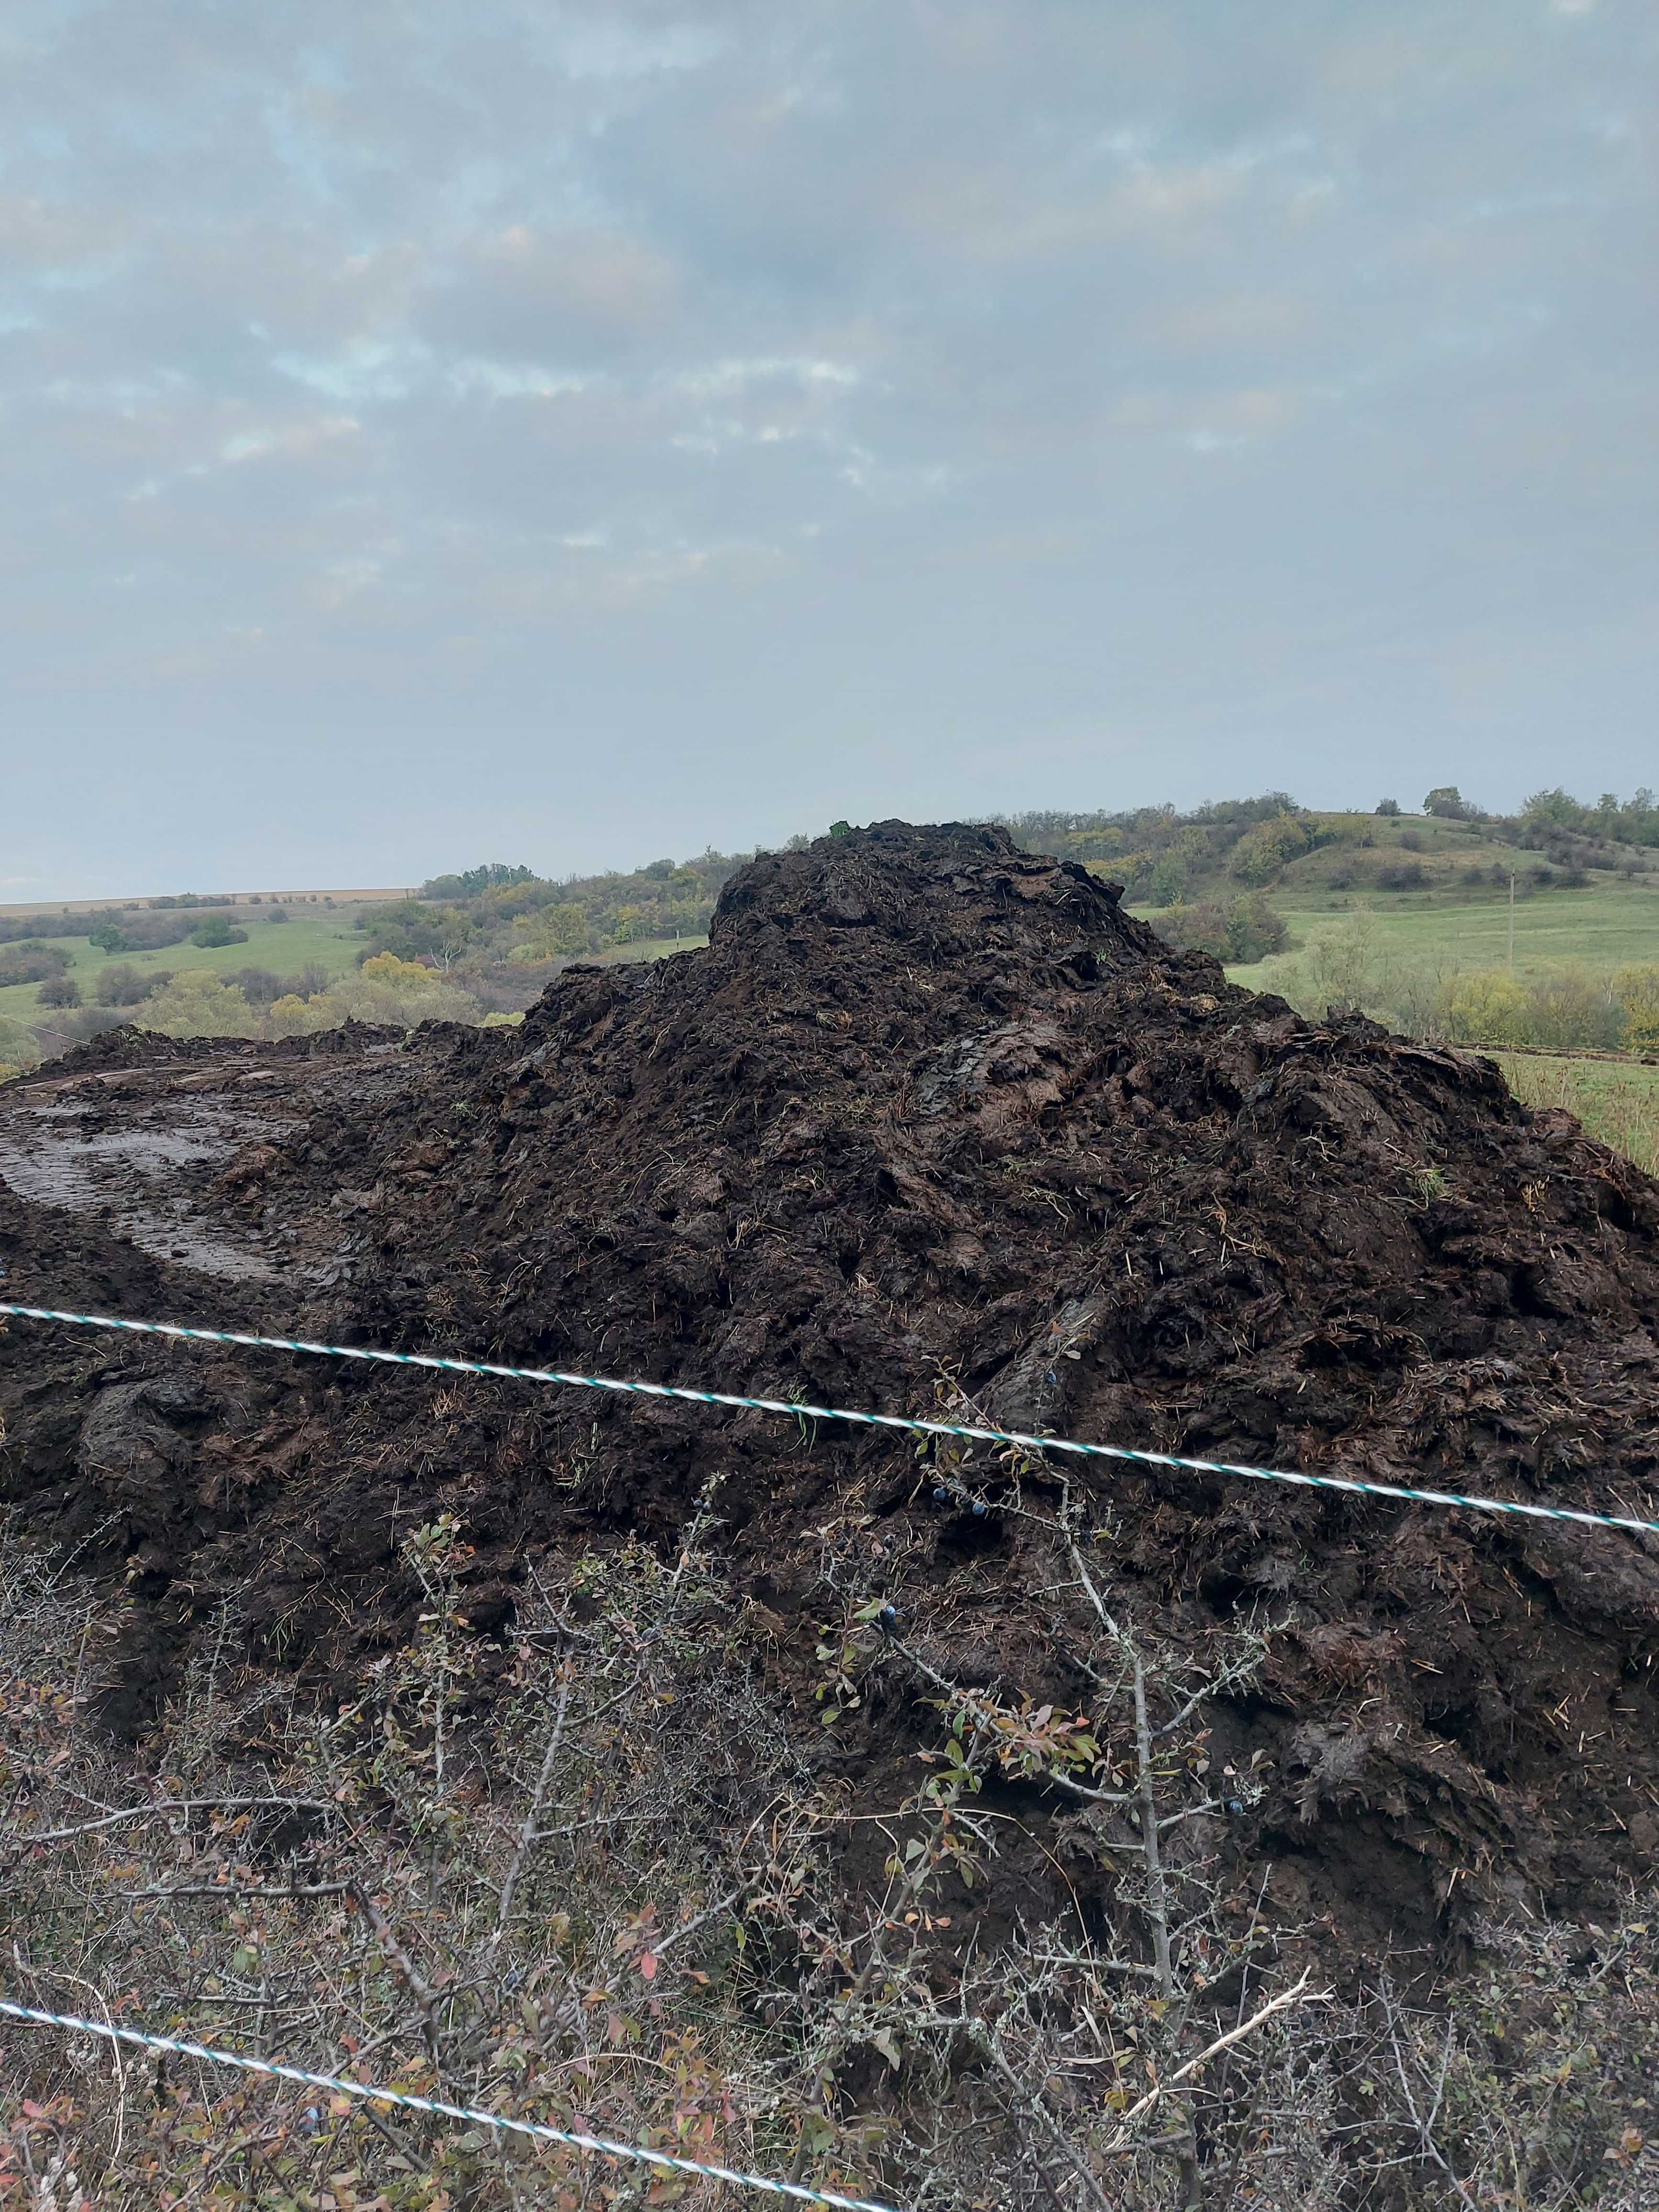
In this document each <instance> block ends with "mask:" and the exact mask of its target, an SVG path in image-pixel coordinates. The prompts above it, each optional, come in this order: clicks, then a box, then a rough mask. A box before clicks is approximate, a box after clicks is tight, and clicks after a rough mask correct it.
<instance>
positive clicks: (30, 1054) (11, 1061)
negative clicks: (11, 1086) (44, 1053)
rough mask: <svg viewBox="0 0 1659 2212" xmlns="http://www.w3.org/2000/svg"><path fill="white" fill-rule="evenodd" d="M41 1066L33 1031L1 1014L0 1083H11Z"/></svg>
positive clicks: (37, 1043) (37, 1041)
mask: <svg viewBox="0 0 1659 2212" xmlns="http://www.w3.org/2000/svg"><path fill="white" fill-rule="evenodd" d="M39 1066H40V1042H39V1040H38V1039H37V1037H36V1036H35V1034H34V1032H33V1030H30V1029H26V1028H25V1027H24V1025H23V1024H22V1023H21V1022H15V1021H13V1020H12V1019H11V1018H10V1016H9V1015H7V1014H0V1083H9V1081H10V1080H11V1079H12V1078H13V1076H15V1075H26V1074H27V1073H28V1072H29V1070H30V1069H31V1068H34V1067H39Z"/></svg>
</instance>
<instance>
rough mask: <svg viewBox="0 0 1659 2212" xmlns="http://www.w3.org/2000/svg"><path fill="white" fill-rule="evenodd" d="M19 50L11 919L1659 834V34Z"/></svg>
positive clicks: (125, 21)
mask: <svg viewBox="0 0 1659 2212" xmlns="http://www.w3.org/2000/svg"><path fill="white" fill-rule="evenodd" d="M0 57H3V59H4V61H5V64H6V66H5V67H4V69H3V70H0V148H3V149H4V150H3V153H0V407H3V410H4V422H5V432H6V435H5V439H4V441H3V445H0V501H3V505H0V562H3V564H4V573H5V574H6V575H7V577H8V580H9V585H10V586H11V588H10V589H9V592H7V593H6V594H4V595H0V634H3V635H4V636H5V639H6V650H7V656H8V668H9V678H10V682H9V691H10V693H11V696H12V701H13V706H12V710H11V733H10V734H9V736H8V738H7V739H6V740H5V741H4V742H5V743H6V745H7V747H8V752H9V758H8V761H7V763H6V764H7V767H8V769H9V771H10V773H9V775H8V783H9V787H10V789H11V790H13V791H15V793H17V801H16V805H15V809H13V810H9V819H8V840H9V842H8V843H7V845H6V848H5V849H4V850H3V851H0V867H3V868H4V870H5V872H7V873H9V874H11V873H22V872H30V873H33V874H34V875H36V876H38V877H40V878H41V879H42V880H43V881H50V882H51V883H52V884H54V885H57V886H60V887H61V888H62V889H63V890H64V891H65V892H66V893H67V892H69V891H71V890H81V889H84V888H92V889H97V888H100V887H102V886H103V885H104V884H106V883H107V882H108V881H110V880H111V879H112V872H113V874H114V875H117V876H119V877H120V878H121V879H122V880H123V881H125V880H127V878H129V877H130V876H131V862H132V860H133V858H134V846H135V841H136V842H137V854H138V856H139V857H141V858H142V860H143V867H142V870H141V873H143V875H144V876H145V878H147V879H148V878H149V877H150V876H152V875H153V876H155V878H156V879H157V880H158V881H160V880H161V879H163V878H165V879H167V880H172V879H173V877H174V876H176V875H178V873H179V870H180V869H184V870H185V872H186V873H188V874H189V875H191V877H192V878H193V877H194V876H196V875H197V874H200V873H201V872H202V871H203V869H204V866H207V861H208V860H209V859H210V860H211V861H212V866H211V869H210V872H212V873H213V874H215V875H216V876H219V877H226V876H240V877H242V878H246V879H247V880H249V881H252V880H256V879H258V878H263V877H267V876H270V875H271V874H273V873H276V874H287V875H290V876H291V875H293V874H294V873H295V872H316V871H317V870H319V869H325V866H327V865H331V863H330V862H329V861H328V859H327V856H328V855H329V854H338V855H340V856H341V860H340V871H341V872H343V873H346V874H349V875H353V876H356V877H358V878H361V876H362V873H363V872H364V871H365V870H368V872H378V873H382V874H385V875H386V876H387V877H388V878H389V879H396V878H401V877H403V876H404V875H406V874H409V873H411V872H413V873H416V874H418V873H420V872H423V871H424V870H425V869H427V868H428V867H431V868H435V867H438V866H446V865H449V864H450V863H451V862H452V861H453V860H454V859H455V857H456V854H455V851H454V849H453V848H454V847H455V844H456V842H457V841H458V840H459V841H460V842H461V843H463V844H464V845H465V847H466V848H467V850H468V851H471V848H472V847H473V846H474V845H477V847H478V848H479V849H480V850H482V849H483V848H484V847H485V846H491V847H493V846H495V845H497V844H500V843H501V842H502V841H503V840H508V841H514V840H516V841H518V842H519V843H524V844H525V846H526V854H527V856H528V857H530V858H532V859H533V860H537V861H538V863H540V864H542V865H545V866H576V865H579V864H585V863H586V862H587V861H588V860H591V859H592V858H593V857H595V856H596V854H597V855H601V856H602V855H605V854H608V855H611V856H614V857H617V858H625V857H627V856H628V855H629V854H632V853H634V852H635V850H636V849H637V850H644V849H646V848H650V849H653V850H656V849H660V850H667V849H670V848H679V847H686V848H689V847H690V845H693V844H700V843H702V842H705V841H706V840H708V839H710V838H713V839H716V840H723V841H725V842H737V841H739V840H747V839H750V838H753V837H755V836H762V837H766V836H779V835H781V834H783V833H784V832H786V831H787V829H791V828H793V827H794V826H797V824H798V823H805V822H807V821H810V820H811V819H813V818H815V810H816V811H817V813H822V812H823V811H824V810H825V809H826V808H829V809H831V810H832V811H834V812H835V813H838V814H854V815H859V814H874V813H879V812H884V811H891V810H892V809H894V808H895V807H902V808H908V809H911V810H914V811H926V812H961V811H974V810H975V809H980V808H985V807H989V806H993V805H1004V804H1019V803H1021V802H1032V801H1038V800H1043V799H1047V800H1052V801H1054V802H1056V803H1070V804H1077V805H1089V804H1100V803H1109V802H1112V801H1115V800H1124V801H1127V800H1133V799H1146V798H1153V797H1162V796H1164V795H1170V796H1175V797H1179V798H1189V799H1190V798H1197V797H1200V796H1202V795H1204V794H1205V793H1213V792H1216V791H1219V790H1222V789H1227V788H1236V787H1244V786H1260V785H1267V784H1273V783H1280V784H1287V785H1289V786H1291V787H1297V788H1303V789H1305V790H1306V791H1307V792H1308V793H1309V795H1310V796H1316V797H1327V798H1330V799H1337V798H1348V797H1353V796H1359V797H1364V795H1365V793H1366V791H1367V790H1368V789H1369V781H1368V780H1374V776H1375V763H1376V760H1377V758H1378V757H1379V754H1382V755H1383V757H1387V758H1388V759H1389V761H1390V762H1391V763H1392V762H1397V763H1399V772H1400V775H1402V776H1403V777H1404V778H1405V781H1406V784H1407V787H1409V785H1410V782H1411V779H1412V777H1413V775H1415V776H1417V777H1418V778H1419V781H1420V780H1422V778H1423V777H1424V776H1426V780H1427V781H1443V780H1446V778H1447V777H1448V776H1449V777H1450V778H1451V779H1452V780H1455V781H1464V782H1466V783H1467V784H1468V785H1470V786H1473V787H1479V788H1480V789H1481V790H1483V791H1485V792H1487V793H1491V794H1492V795H1493V796H1494V797H1504V796H1507V797H1511V798H1512V797H1515V796H1517V795H1518V794H1519V792H1520V790H1521V789H1522V787H1527V786H1528V784H1529V783H1530V782H1533V781H1536V780H1538V777H1539V775H1547V776H1548V777H1549V778H1550V780H1552V781H1553V780H1554V779H1555V778H1556V777H1557V776H1558V775H1572V774H1580V775H1581V779H1582V780H1584V781H1588V782H1593V783H1595V784H1596V785H1597V786H1598V787H1613V786H1619V787H1628V786H1630V785H1631V784H1632V783H1634V782H1635V781H1639V780H1642V779H1643V778H1644V776H1646V777H1650V775H1651V769H1650V764H1649V760H1648V754H1649V750H1650V744H1649V738H1648V720H1647V713H1648V708H1647V702H1648V700H1649V699H1650V696H1651V695H1652V689H1653V676H1654V673H1655V671H1654V665H1653V663H1654V659H1655V650H1656V648H1655V640H1654V637H1653V634H1652V626H1651V617H1650V611H1651V607H1652V605H1653V604H1654V597H1655V587H1656V582H1659V578H1656V574H1655V566H1656V564H1655V559H1654V533H1653V528H1652V516H1653V504H1654V497H1655V492H1656V485H1655V482H1654V476H1655V463H1654V458H1653V456H1654V453H1655V451H1656V447H1655V443H1654V438H1653V428H1654V424H1653V398H1652V393H1653V386H1652V378H1651V368H1650V363H1651V361H1652V359H1653V358H1654V355H1655V350H1656V338H1659V331H1656V328H1655V324H1656V310H1655V304H1654V301H1653V296H1652V293H1651V288H1650V287H1647V286H1645V285H1644V284H1643V283H1641V282H1640V281H1639V279H1638V271H1639V270H1642V269H1643V268H1644V267H1645V266H1649V265H1650V264H1651V261H1652V257H1653V248H1654V242H1655V241H1654V237H1653V231H1654V220H1653V218H1654V186H1653V179H1652V173H1651V143H1650V124H1649V121H1648V117H1649V116H1650V113H1651V90H1652V79H1653V76H1654V74H1655V66H1654V65H1655V62H1656V58H1659V32H1656V29H1655V27H1654V25H1653V22H1652V21H1651V19H1650V17H1649V16H1648V15H1646V14H1645V13H1644V12H1643V11H1642V10H1641V9H1639V8H1638V5H1637V4H1636V0H1599V4H1591V5H1586V4H1583V0H1574V4H1573V5H1572V6H1571V7H1568V6H1565V5H1562V4H1559V0H1558V4H1556V5H1554V6H1551V5H1548V4H1546V0H1536V3H1535V4H1534V0H1522V4H1521V5H1518V6H1517V5H1516V4H1515V0H1501V3H1500V0H1470V4H1469V5H1468V6H1467V7H1465V8H1462V9H1459V10H1457V11H1455V13H1451V14H1449V13H1448V12H1447V11H1446V10H1444V9H1442V8H1439V7H1437V6H1431V5H1429V4H1427V0H1404V4H1402V5H1401V6H1400V7H1398V8H1395V9H1390V10H1388V11H1383V12H1379V11H1376V10H1365V9H1352V7H1348V6H1345V5H1340V4H1339V3H1338V0H1315V4H1312V5H1307V4H1304V0H1294V4H1292V0H1262V4H1261V5H1260V6H1257V7H1253V8H1251V9H1248V10H1218V9H1215V8H1214V7H1213V6H1212V5H1211V4H1210V3H1209V0H1170V4H1168V5H1159V6H1153V5H1151V4H1135V5H1128V4H1126V0H1102V4H1100V5H1098V6H1091V7H1088V8H1084V7H1079V6H1078V5H1076V4H1075V0H962V4H958V5H952V6H949V7H943V6H937V5H934V4H932V0H882V3H881V4H877V0H836V4H834V5H830V4H829V0H802V4H801V5H800V6H799V7H797V8H791V9H787V10H779V9H775V8H763V7H761V6H760V5H758V4H756V0H696V4H685V5H681V6H678V7H674V6H669V5H658V4H646V0H637V3H636V0H627V4H621V3H620V0H619V3H618V4H608V5H605V6H599V5H594V6H592V7H591V8H589V9H577V8H549V7H547V6H545V5H544V4H543V0H533V4H532V0H478V4H477V6H475V7H473V8H470V9H464V10H462V9H451V8H445V7H441V6H440V5H439V4H438V0H407V4H404V5H400V6H398V7H393V6H392V5H391V4H389V0H368V4H365V5H363V6H362V7H358V8H353V9H345V10H342V9H337V8H325V7H324V6H322V5H321V4H320V0H277V4H276V5H273V6H271V7H270V8H264V9H252V10H246V9H229V10H227V9H222V8H218V7H216V6H214V5H212V4H210V0H16V4H15V8H14V9H12V10H11V11H9V20H8V23H7V25H6V26H5V27H3V29H0ZM458 748H459V757H462V758H465V761H466V762H467V763H468V764H469V765H468V772H467V773H465V775H461V776H459V777H455V776H454V775H453V761H454V760H455V758H456V757H458ZM273 757H275V758H277V759H280V760H281V761H282V762H283V763H284V764H285V772H284V773H283V774H282V775H277V776H276V777H275V778H274V779H273V777H272V776H271V775H270V762H271V760H272V758H273ZM391 761H401V762H402V763H404V770H405V781H407V783H408V785H409V788H408V789H407V790H404V789H403V788H402V787H399V789H398V795H397V796H396V798H395V799H392V797H391V796H390V795H389V792H388V775H387V763H388V762H391ZM181 762H183V763H185V764H187V767H188V769H189V770H190V772H185V769H184V768H181V765H180V764H181ZM204 763H210V764H211V769H212V773H211V774H204V773H203V772H201V771H202V769H203V766H204ZM480 763H488V767H489V773H484V774H479V773H477V768H478V766H479V764H480ZM1580 764H1582V765H1580ZM66 765H67V766H68V767H70V768H72V769H73V770H74V771H75V773H76V775H77V777H78V779H79V781H81V783H82V786H83V787H84V788H85V789H86V790H87V791H88V793H90V794H92V795H91V797H90V798H89V800H88V805H87V807H86V808H85V810H84V811H82V813H81V815H80V816H79V817H78V819H77V821H76V825H75V829H74V834H73V835H71V834H70V832H69V831H68V830H67V829H65V828H64V815H63V810H62V807H61V805H60V804H58V801H57V797H56V794H57V791H58V783H59V781H60V779H61V777H62V775H63V774H64V769H65V767H66ZM1356 779H1358V787H1356ZM452 781H453V788H451V787H450V785H451V783H452ZM422 791H424V792H425V793H427V794H428V797H427V799H425V800H424V801H422V798H421V796H420V794H421V793H422ZM254 793H258V799H257V803H255V802H254V799H253V794H254ZM319 793H325V798H324V799H322V800H321V801H320V803H319ZM440 793H441V794H442V796H441V799H440V797H439V796H438V794H440ZM20 824H21V827H20V826H19V825H20ZM526 841H527V842H526ZM532 848H533V849H532ZM516 849H517V848H516V845H515V851H516ZM348 854H349V855H351V857H350V858H349V859H347V858H346V857H345V856H346V855H348ZM204 856H205V857H204ZM14 860H15V866H14V865H13V861H14Z"/></svg>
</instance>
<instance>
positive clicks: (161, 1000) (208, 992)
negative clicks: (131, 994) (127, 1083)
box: [143, 968, 259, 1037]
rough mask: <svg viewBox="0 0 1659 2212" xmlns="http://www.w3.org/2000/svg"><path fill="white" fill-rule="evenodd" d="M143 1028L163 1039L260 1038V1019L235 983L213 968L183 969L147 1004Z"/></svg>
mask: <svg viewBox="0 0 1659 2212" xmlns="http://www.w3.org/2000/svg"><path fill="white" fill-rule="evenodd" d="M143 1026H144V1027H145V1028H146V1029H147V1030H159V1031H160V1032H161V1035H162V1036H175V1037H191V1036H205V1037H220V1036H240V1037H250V1036H258V1034H259V1017H258V1014H256V1013H255V1012H254V1011H253V1009H252V1006H249V1004H248V1002H247V1000H246V999H245V998H244V997H243V995H242V994H241V993H240V991H239V990H238V989H237V988H236V986H235V985H234V983H224V982H221V981H220V980H219V978H218V976H216V975H215V974H214V973H213V971H212V969H210V968H182V969H179V973H178V974H177V975H175V976H173V980H172V981H170V982H169V983H168V984H167V988H166V989H165V990H162V991H158V992H156V993H155V995H154V997H152V998H150V999H149V1000H146V1001H145V1004H144V1018H143Z"/></svg>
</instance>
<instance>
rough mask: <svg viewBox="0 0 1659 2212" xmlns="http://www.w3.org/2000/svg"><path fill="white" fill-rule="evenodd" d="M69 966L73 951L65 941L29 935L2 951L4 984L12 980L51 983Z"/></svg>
mask: <svg viewBox="0 0 1659 2212" xmlns="http://www.w3.org/2000/svg"><path fill="white" fill-rule="evenodd" d="M68 966H69V955H68V953H67V952H65V951H64V949H63V947H62V946H61V945H46V944H43V943H42V942H41V940H40V938H38V937H26V938H24V939H22V940H21V943H19V944H16V945H9V946H8V947H7V948H6V950H5V951H3V952H0V988H3V987H5V986H6V985H8V984H12V983H49V982H51V981H52V978H53V977H54V976H55V975H62V974H63V973H64V969H66V968H67V967H68Z"/></svg>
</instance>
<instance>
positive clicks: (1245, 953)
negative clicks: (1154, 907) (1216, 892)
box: [1152, 891, 1290, 968]
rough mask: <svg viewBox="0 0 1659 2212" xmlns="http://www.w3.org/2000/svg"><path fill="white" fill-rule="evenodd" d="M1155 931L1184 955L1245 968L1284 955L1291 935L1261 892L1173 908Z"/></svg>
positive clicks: (1160, 921) (1155, 925) (1163, 916)
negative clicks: (1212, 958) (1202, 955)
mask: <svg viewBox="0 0 1659 2212" xmlns="http://www.w3.org/2000/svg"><path fill="white" fill-rule="evenodd" d="M1152 927H1153V928H1154V929H1155V930H1156V931H1157V932H1158V935H1159V936H1160V937H1161V938H1163V939H1164V942H1165V943H1166V944H1169V945H1174V946H1176V948H1177V950H1180V951H1194V952H1211V953H1213V954H1214V956H1215V957H1216V958H1217V959H1218V960H1222V961H1225V962H1226V963H1227V964H1228V965H1229V966H1230V967H1235V968H1242V967H1246V966H1248V965H1249V964H1250V963H1253V962H1255V961H1257V960H1263V959H1266V958H1267V955H1268V954H1269V953H1273V952H1282V951H1284V950H1285V946H1286V945H1288V944H1289V943H1290V932H1289V931H1288V930H1287V929H1286V927H1285V922H1284V918H1283V916H1282V915H1277V914H1275V913H1274V912H1273V908H1271V907H1270V906H1269V905H1268V904H1267V901H1266V899H1264V898H1263V897H1262V896H1261V894H1260V893H1259V892H1253V891H1247V892H1243V893H1242V894H1241V895H1240V896H1238V897H1237V898H1225V899H1203V900H1200V901H1199V902H1197V903H1196V904H1195V905H1193V906H1171V907H1169V908H1166V909H1165V910H1164V912H1163V913H1162V914H1160V915H1158V917H1157V918H1156V920H1155V921H1153V923H1152Z"/></svg>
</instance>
